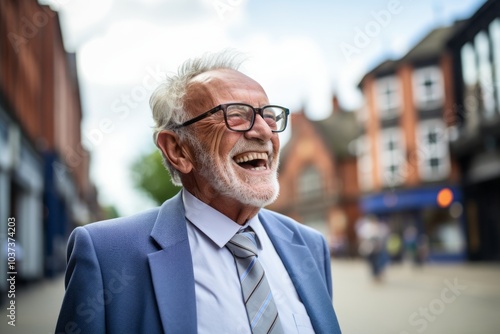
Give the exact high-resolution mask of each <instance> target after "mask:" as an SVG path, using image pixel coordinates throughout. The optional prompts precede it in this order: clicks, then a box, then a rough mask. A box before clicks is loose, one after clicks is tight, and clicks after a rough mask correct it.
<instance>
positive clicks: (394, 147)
mask: <svg viewBox="0 0 500 334" xmlns="http://www.w3.org/2000/svg"><path fill="white" fill-rule="evenodd" d="M380 139H381V140H380V145H381V147H380V154H381V155H380V164H381V173H382V175H381V178H382V183H383V184H384V185H387V186H396V185H399V184H401V183H402V182H403V181H404V180H405V177H406V171H405V168H406V162H405V152H406V150H405V146H404V140H403V135H402V132H401V130H400V129H398V128H389V129H385V130H384V131H383V132H382V134H381V138H380Z"/></svg>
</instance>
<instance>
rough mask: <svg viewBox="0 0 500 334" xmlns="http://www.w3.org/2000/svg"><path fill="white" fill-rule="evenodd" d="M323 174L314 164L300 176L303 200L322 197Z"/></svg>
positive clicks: (301, 197)
mask: <svg viewBox="0 0 500 334" xmlns="http://www.w3.org/2000/svg"><path fill="white" fill-rule="evenodd" d="M321 184H322V182H321V175H320V173H319V172H318V170H317V169H316V167H314V166H309V167H306V168H305V169H304V170H303V171H302V174H301V175H300V177H299V194H300V199H301V200H307V199H311V198H317V197H321V196H322V194H323V188H322V186H321Z"/></svg>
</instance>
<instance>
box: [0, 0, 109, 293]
mask: <svg viewBox="0 0 500 334" xmlns="http://www.w3.org/2000/svg"><path fill="white" fill-rule="evenodd" d="M0 50H1V53H0V73H1V77H0V147H1V149H0V195H1V196H0V216H1V217H0V229H1V231H2V235H3V233H5V232H4V231H7V228H6V224H7V218H8V217H15V219H16V248H17V250H18V253H17V255H18V256H19V258H18V260H19V263H18V268H17V270H18V278H19V279H21V280H34V279H40V278H42V277H44V276H46V275H53V274H55V273H58V272H61V271H62V270H64V268H65V247H66V239H67V235H68V233H69V232H70V231H71V230H72V228H73V227H74V226H75V225H78V224H85V223H87V222H89V221H90V220H93V219H94V218H95V215H96V214H99V206H98V205H97V193H96V189H95V187H94V185H93V184H92V183H91V182H90V180H89V154H88V152H87V151H86V150H85V149H84V148H83V147H82V145H81V136H80V123H81V118H82V109H81V103H80V94H79V85H78V77H77V72H76V61H75V55H74V54H69V53H67V52H66V51H65V49H64V44H63V39H62V35H61V28H60V24H59V18H58V15H57V13H56V12H54V11H52V10H51V9H50V8H49V7H48V6H41V5H39V4H38V2H37V1H35V0H26V1H16V0H4V1H0ZM93 216H94V217H93ZM2 240H6V238H3V237H2ZM4 251H5V248H4V247H2V248H1V250H0V252H2V255H4V256H2V258H5V254H4ZM5 265H6V263H5V262H4V261H2V262H1V264H0V269H1V271H2V272H6V270H5V268H4V266H5ZM2 284H4V283H2ZM1 287H2V286H0V288H1Z"/></svg>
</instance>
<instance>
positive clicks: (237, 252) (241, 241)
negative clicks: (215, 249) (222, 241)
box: [226, 230, 257, 258]
mask: <svg viewBox="0 0 500 334" xmlns="http://www.w3.org/2000/svg"><path fill="white" fill-rule="evenodd" d="M226 247H227V248H228V249H229V250H230V251H231V253H232V254H233V255H234V256H236V257H239V258H247V257H250V256H256V255H257V242H256V240H255V232H254V231H251V230H247V231H243V232H238V233H236V234H235V235H234V236H233V237H232V238H231V240H229V242H228V243H227V244H226Z"/></svg>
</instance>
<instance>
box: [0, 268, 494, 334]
mask: <svg viewBox="0 0 500 334" xmlns="http://www.w3.org/2000/svg"><path fill="white" fill-rule="evenodd" d="M332 271H333V280H334V303H335V307H336V310H337V315H338V317H339V320H340V322H341V327H342V330H343V333H347V334H349V333H355V334H358V333H361V334H365V333H370V334H379V333H380V334H414V333H425V334H438V333H439V334H448V333H453V334H471V333H474V334H497V333H499V332H500V330H499V329H500V284H499V282H500V265H484V264H481V265H471V264H466V265H440V266H437V265H428V266H426V267H424V268H422V269H420V270H419V269H414V268H412V267H411V266H406V265H399V266H392V267H390V268H389V269H388V270H387V272H386V276H385V280H384V282H383V283H375V282H372V280H371V279H370V276H369V272H368V270H367V267H366V266H365V263H364V262H361V261H346V260H337V259H335V260H333V261H332ZM62 296H63V279H62V277H60V278H58V279H55V280H47V281H44V282H41V283H35V284H31V285H29V286H27V287H26V286H25V287H22V291H21V292H19V293H17V294H16V306H17V309H16V327H11V326H9V325H8V324H7V321H8V318H7V317H6V314H7V312H6V309H5V307H3V306H2V312H1V319H2V320H1V323H0V333H5V334H10V333H19V334H31V333H36V334H38V333H39V334H48V333H53V332H54V325H55V321H56V318H57V314H58V312H59V307H60V303H61V300H62Z"/></svg>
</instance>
